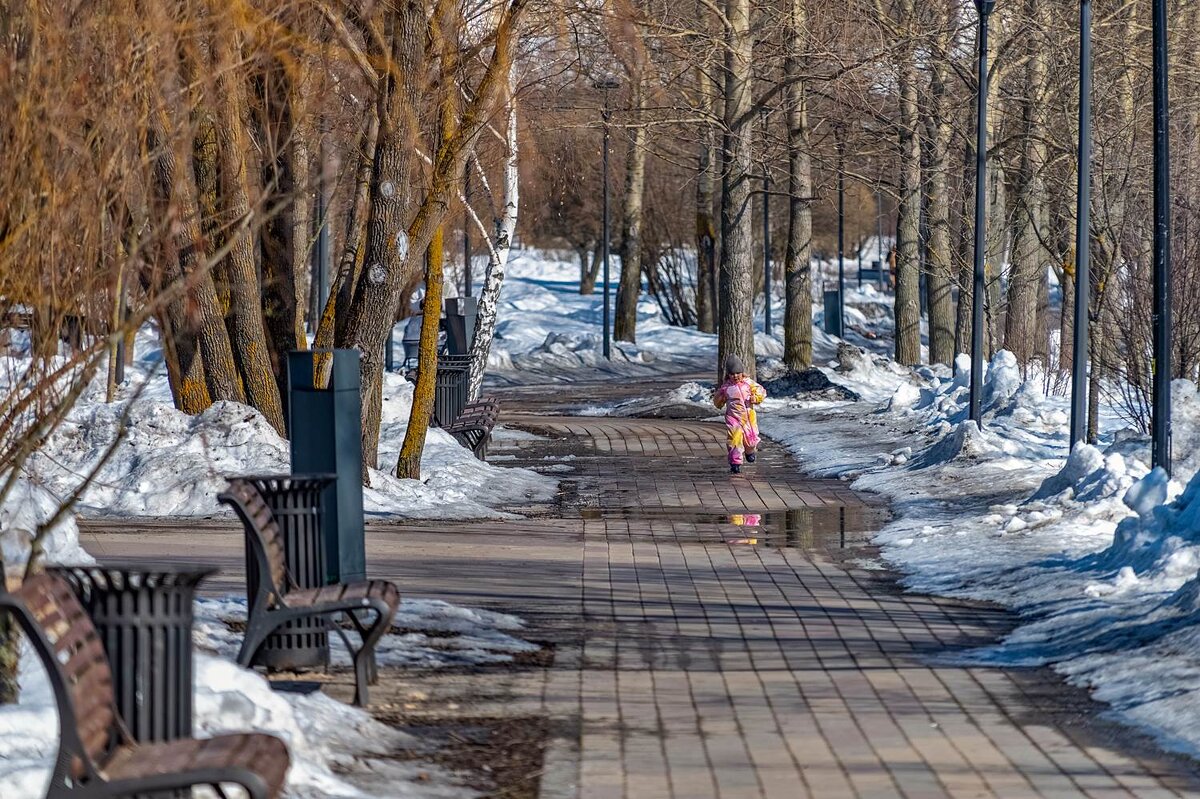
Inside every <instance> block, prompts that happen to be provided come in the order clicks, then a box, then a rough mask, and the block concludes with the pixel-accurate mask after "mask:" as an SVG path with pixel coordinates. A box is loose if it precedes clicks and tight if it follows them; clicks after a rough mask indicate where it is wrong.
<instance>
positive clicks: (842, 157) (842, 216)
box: [836, 127, 846, 338]
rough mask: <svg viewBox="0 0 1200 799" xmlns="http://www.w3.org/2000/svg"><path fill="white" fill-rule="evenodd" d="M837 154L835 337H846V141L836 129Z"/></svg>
mask: <svg viewBox="0 0 1200 799" xmlns="http://www.w3.org/2000/svg"><path fill="white" fill-rule="evenodd" d="M836 133H837V152H838V166H837V169H838V242H837V244H838V318H837V335H838V338H843V337H845V335H846V140H845V136H844V134H843V131H842V129H841V128H840V127H839V128H837V131H836Z"/></svg>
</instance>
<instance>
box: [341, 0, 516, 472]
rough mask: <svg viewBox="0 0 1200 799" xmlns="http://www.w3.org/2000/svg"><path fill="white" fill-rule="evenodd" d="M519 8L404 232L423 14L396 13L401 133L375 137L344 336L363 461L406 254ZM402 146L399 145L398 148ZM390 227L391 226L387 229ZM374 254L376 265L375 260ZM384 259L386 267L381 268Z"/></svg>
mask: <svg viewBox="0 0 1200 799" xmlns="http://www.w3.org/2000/svg"><path fill="white" fill-rule="evenodd" d="M525 8H526V2H525V0H510V2H509V3H508V5H506V6H505V7H503V9H502V10H501V11H500V12H499V13H498V19H497V22H496V35H495V45H494V46H493V49H492V53H491V56H490V58H489V60H488V61H487V65H486V67H485V68H484V71H483V75H482V76H481V77H480V79H479V83H478V85H477V86H476V89H475V91H474V93H473V94H472V95H471V96H470V98H469V99H468V100H467V102H466V104H465V106H464V108H463V111H462V118H461V120H460V121H459V122H458V123H457V125H456V126H455V130H454V132H453V135H451V136H449V137H446V138H445V139H444V141H443V143H442V145H441V146H439V148H438V152H437V157H436V158H435V159H434V164H433V170H432V172H431V174H430V176H429V190H428V192H427V193H426V195H425V197H424V199H423V200H422V202H421V203H420V205H419V206H418V207H417V209H416V213H415V214H414V215H413V217H412V221H411V222H410V223H409V224H408V226H407V228H405V227H403V226H401V225H399V217H400V215H401V212H402V210H403V207H402V206H397V205H395V204H393V203H392V202H391V199H392V197H393V196H394V194H395V193H398V192H399V189H398V188H397V184H395V183H393V182H392V178H393V176H396V177H400V176H401V175H400V171H401V167H402V166H403V173H404V177H405V178H407V174H408V166H409V158H410V156H411V153H412V148H413V144H414V143H415V142H414V140H413V139H414V138H415V133H416V119H415V114H414V113H413V110H414V109H416V108H417V107H419V106H418V104H417V102H416V99H415V98H413V97H411V96H410V95H412V94H413V93H415V92H416V91H417V89H418V88H419V86H417V80H416V78H417V76H418V75H419V74H420V73H419V72H418V67H420V66H421V65H423V61H422V57H423V55H424V48H423V46H422V45H423V43H424V41H425V40H426V36H425V33H426V31H425V30H424V29H422V30H419V31H418V30H417V28H418V27H420V23H422V22H424V21H425V19H426V12H425V9H424V8H423V7H422V6H421V5H419V4H415V3H413V4H405V5H404V6H403V7H402V8H401V13H400V24H399V25H398V26H397V31H398V35H397V37H396V41H397V47H396V50H395V52H396V56H397V58H396V61H397V68H396V69H395V70H394V71H390V72H389V74H397V75H402V76H405V80H404V81H403V94H404V100H406V101H407V102H403V103H402V102H401V101H400V100H398V99H397V100H396V102H397V104H398V105H399V106H400V107H399V109H398V114H399V115H400V117H402V118H404V119H405V123H404V129H405V130H406V131H407V135H406V136H396V135H385V133H382V132H381V135H380V147H379V149H380V151H381V152H380V154H379V156H378V157H377V158H376V161H375V163H376V178H377V179H376V180H375V181H374V182H373V186H372V199H373V203H372V216H373V218H374V219H375V222H374V223H373V224H370V225H368V236H367V247H368V250H367V260H366V268H365V269H364V273H363V279H362V280H361V281H360V282H359V285H358V288H357V290H356V291H355V294H354V301H353V304H352V305H351V308H350V314H349V320H348V324H347V332H346V339H347V341H348V344H349V346H352V347H355V348H357V349H358V350H359V352H360V353H361V355H362V364H363V366H362V374H363V387H362V395H363V406H364V413H363V453H364V462H365V463H372V462H375V461H377V459H378V451H379V450H378V441H379V428H380V411H381V399H382V387H383V348H384V343H385V341H386V338H387V336H388V334H389V332H390V331H391V328H392V324H393V323H394V320H395V318H396V311H397V308H398V305H399V302H400V298H401V296H402V291H403V288H404V286H405V285H406V284H407V283H408V282H409V280H410V279H411V278H412V277H413V275H412V274H411V264H410V263H409V257H408V256H409V251H410V250H415V251H417V252H424V251H425V249H426V248H427V247H428V246H429V244H430V243H431V242H432V240H433V235H434V231H435V230H436V229H437V228H438V227H439V226H440V225H441V223H442V220H443V219H444V218H445V216H446V214H447V213H448V212H449V207H450V198H451V193H452V191H453V190H454V188H455V187H456V186H458V180H459V179H460V178H461V176H462V174H463V165H464V164H465V162H466V158H467V154H468V153H470V152H471V151H473V149H474V147H475V144H476V142H477V141H478V140H479V136H480V133H481V132H482V131H483V130H484V127H485V125H486V124H487V119H488V116H489V114H490V112H491V110H492V108H494V105H493V104H494V103H495V102H497V97H498V96H499V95H501V94H502V89H503V86H504V84H505V82H506V79H507V76H508V73H509V68H510V66H511V64H512V63H513V59H514V58H515V56H516V52H515V51H516V46H517V39H518V28H519V25H520V22H521V17H522V15H523V13H524V11H525ZM406 67H407V68H406ZM393 99H396V98H394V97H393ZM382 108H383V109H384V111H385V113H384V114H383V115H382V119H383V120H384V124H385V125H391V124H394V120H396V119H397V118H398V117H397V116H392V115H389V114H388V113H386V110H387V106H386V105H384V106H382ZM383 130H384V131H386V130H387V129H386V128H383ZM405 142H407V144H408V146H407V147H405V146H404V143H405ZM405 185H406V184H405ZM376 195H378V197H377V196H376ZM375 200H380V201H382V200H387V202H386V203H383V202H379V203H378V207H376V205H377V203H376V202H374V201H375ZM393 222H395V223H396V227H392V224H391V223H393ZM377 256H378V258H379V259H381V260H376V257H377ZM384 258H386V259H388V263H390V264H392V265H393V267H394V268H389V267H388V266H385V265H384V262H383V260H382V259H384ZM430 312H431V313H433V314H435V315H436V313H437V309H430ZM410 424H411V423H410ZM364 477H365V475H364Z"/></svg>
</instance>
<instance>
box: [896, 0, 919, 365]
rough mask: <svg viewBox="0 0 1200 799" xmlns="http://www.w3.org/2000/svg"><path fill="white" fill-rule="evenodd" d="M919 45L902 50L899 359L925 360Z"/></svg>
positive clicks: (910, 13) (911, 14)
mask: <svg viewBox="0 0 1200 799" xmlns="http://www.w3.org/2000/svg"><path fill="white" fill-rule="evenodd" d="M903 5H904V9H905V10H904V12H903V18H904V19H905V20H912V19H914V18H915V15H916V11H915V10H914V9H913V5H912V0H905V2H904V4H903ZM916 58H917V54H916V46H915V44H914V43H911V42H910V43H909V44H907V45H906V46H905V47H904V48H903V50H902V52H901V55H900V63H899V64H898V67H899V90H900V125H899V127H900V204H899V220H898V222H897V224H896V239H897V243H896V312H895V317H896V360H897V361H899V362H900V363H902V364H905V365H913V364H918V363H920V362H921V294H920V292H921V256H920V231H921V137H920V135H919V134H918V130H917V125H918V120H919V116H918V115H919V110H918V107H917V63H916Z"/></svg>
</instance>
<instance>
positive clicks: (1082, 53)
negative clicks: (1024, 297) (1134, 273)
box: [1071, 0, 1092, 449]
mask: <svg viewBox="0 0 1200 799" xmlns="http://www.w3.org/2000/svg"><path fill="white" fill-rule="evenodd" d="M1091 187H1092V0H1081V2H1080V4H1079V185H1078V187H1077V191H1076V194H1075V322H1074V336H1073V338H1072V341H1073V344H1072V349H1071V351H1072V360H1071V448H1072V449H1074V448H1075V445H1076V444H1077V443H1079V442H1080V441H1083V440H1084V439H1085V438H1086V437H1087V374H1088V309H1089V305H1090V304H1091V293H1092V292H1091V285H1090V283H1091V275H1090V274H1089V269H1090V266H1089V265H1088V260H1089V259H1088V255H1089V252H1088V250H1089V247H1090V246H1091V230H1090V224H1089V221H1088V214H1089V212H1090V211H1091V199H1090V193H1091Z"/></svg>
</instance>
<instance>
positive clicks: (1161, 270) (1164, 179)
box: [1150, 0, 1171, 474]
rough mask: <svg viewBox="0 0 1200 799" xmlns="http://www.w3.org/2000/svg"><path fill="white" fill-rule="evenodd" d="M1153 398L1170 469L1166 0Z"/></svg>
mask: <svg viewBox="0 0 1200 799" xmlns="http://www.w3.org/2000/svg"><path fill="white" fill-rule="evenodd" d="M1153 16H1154V25H1153V31H1154V32H1153V37H1154V309H1153V314H1152V317H1151V318H1152V321H1153V324H1154V399H1153V412H1152V414H1151V417H1150V434H1151V448H1150V449H1151V453H1150V461H1151V464H1152V465H1154V466H1161V467H1162V468H1163V469H1165V470H1166V471H1167V473H1168V474H1170V472H1171V180H1170V178H1171V176H1170V158H1171V146H1170V139H1169V138H1168V135H1167V133H1168V129H1167V123H1168V119H1167V2H1166V0H1154V7H1153Z"/></svg>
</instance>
